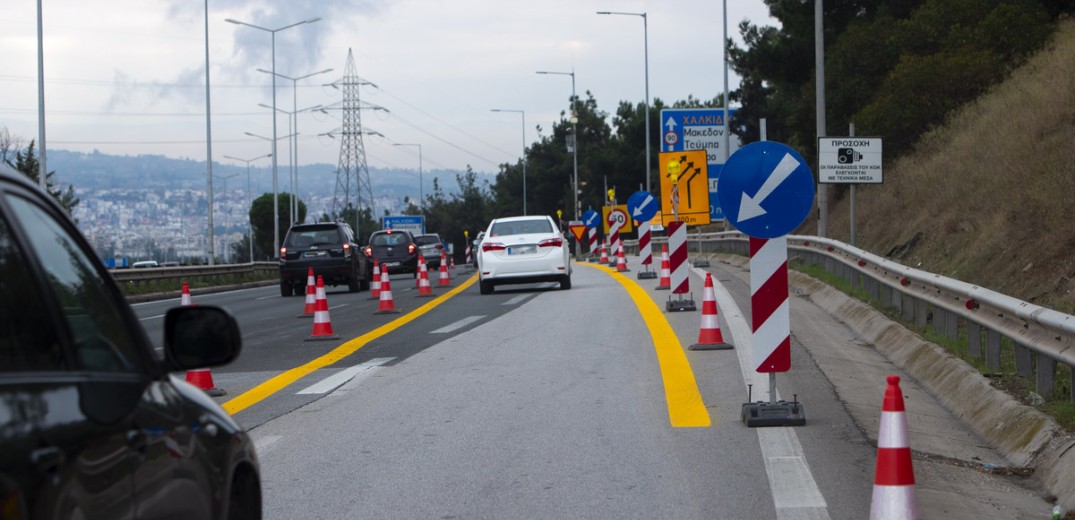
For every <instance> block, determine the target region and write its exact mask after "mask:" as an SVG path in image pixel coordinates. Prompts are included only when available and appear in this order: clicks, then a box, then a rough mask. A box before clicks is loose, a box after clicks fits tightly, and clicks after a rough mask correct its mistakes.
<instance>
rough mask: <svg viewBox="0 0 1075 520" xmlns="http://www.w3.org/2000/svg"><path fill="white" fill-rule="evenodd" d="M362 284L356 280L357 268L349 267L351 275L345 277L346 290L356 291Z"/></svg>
mask: <svg viewBox="0 0 1075 520" xmlns="http://www.w3.org/2000/svg"><path fill="white" fill-rule="evenodd" d="M361 286H362V284H361V282H359V281H358V269H351V276H348V277H347V292H357V291H358V290H359V288H361Z"/></svg>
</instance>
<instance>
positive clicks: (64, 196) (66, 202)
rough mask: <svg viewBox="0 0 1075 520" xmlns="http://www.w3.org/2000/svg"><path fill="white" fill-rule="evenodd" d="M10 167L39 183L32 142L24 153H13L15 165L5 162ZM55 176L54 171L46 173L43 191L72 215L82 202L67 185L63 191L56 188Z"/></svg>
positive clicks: (38, 171) (71, 187)
mask: <svg viewBox="0 0 1075 520" xmlns="http://www.w3.org/2000/svg"><path fill="white" fill-rule="evenodd" d="M7 163H8V164H9V165H11V167H13V168H15V169H16V170H18V171H20V172H22V173H24V174H26V176H27V177H29V178H30V180H32V181H33V182H34V183H35V184H36V183H39V182H40V170H41V165H40V163H39V162H38V161H37V156H36V155H35V154H34V142H33V141H30V145H29V146H27V147H26V151H25V152H22V151H19V152H15V163H14V164H12V163H11V161H7ZM54 175H56V172H55V171H51V172H48V174H47V175H45V190H46V191H48V193H49V195H52V198H54V199H56V202H59V203H60V206H62V207H63V209H64V210H65V211H67V214H68V215H72V212H73V211H74V209H75V206H78V204H79V203H80V202H82V201H81V200H80V199H79V198H78V197H75V188H74V187H73V186H71V185H70V184H69V185H67V190H66V191H64V190H62V189H61V188H57V187H56V185H55V183H54V181H53V180H52V177H53V176H54Z"/></svg>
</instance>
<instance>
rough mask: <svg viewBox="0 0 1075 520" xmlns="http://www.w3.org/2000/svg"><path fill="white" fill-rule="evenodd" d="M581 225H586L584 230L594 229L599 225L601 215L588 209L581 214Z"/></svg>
mask: <svg viewBox="0 0 1075 520" xmlns="http://www.w3.org/2000/svg"><path fill="white" fill-rule="evenodd" d="M582 223H583V224H586V229H594V228H596V227H597V226H598V225H600V224H601V215H600V214H599V213H598V212H596V211H594V210H592V209H588V210H586V212H585V213H583V214H582Z"/></svg>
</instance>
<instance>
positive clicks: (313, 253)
mask: <svg viewBox="0 0 1075 520" xmlns="http://www.w3.org/2000/svg"><path fill="white" fill-rule="evenodd" d="M327 254H328V251H307V252H305V253H303V254H302V256H304V257H306V258H313V257H318V256H325V255H327Z"/></svg>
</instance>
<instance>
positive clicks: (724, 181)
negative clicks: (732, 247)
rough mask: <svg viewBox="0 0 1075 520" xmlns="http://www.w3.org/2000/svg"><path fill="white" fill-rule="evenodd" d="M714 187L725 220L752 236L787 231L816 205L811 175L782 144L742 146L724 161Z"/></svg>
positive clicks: (771, 236)
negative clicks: (725, 162)
mask: <svg viewBox="0 0 1075 520" xmlns="http://www.w3.org/2000/svg"><path fill="white" fill-rule="evenodd" d="M717 183H718V185H717V197H718V198H719V199H720V207H721V208H722V209H723V210H724V214H725V215H726V216H727V217H728V221H729V222H730V223H731V224H732V225H733V226H735V228H736V229H738V230H739V231H742V232H743V233H746V234H747V235H749V236H752V237H755V238H776V237H780V236H784V235H786V234H788V233H790V232H791V231H793V230H794V229H795V228H797V227H799V225H800V224H802V223H803V221H804V220H806V216H807V215H809V214H810V209H811V208H812V207H813V205H814V174H813V173H812V172H811V171H810V167H809V166H808V165H807V163H806V160H805V159H803V157H802V156H801V155H799V153H798V152H796V151H795V150H792V149H791V148H790V147H788V146H787V145H784V144H781V143H776V142H772V141H761V142H757V143H751V144H749V145H747V146H744V147H743V148H740V149H739V151H737V152H735V153H734V154H732V156H731V157H729V158H728V162H727V164H725V165H724V171H723V172H722V173H721V176H720V179H719V180H718V181H717Z"/></svg>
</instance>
